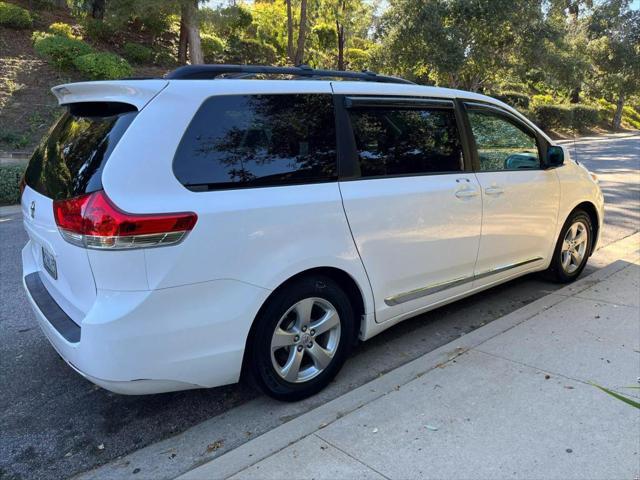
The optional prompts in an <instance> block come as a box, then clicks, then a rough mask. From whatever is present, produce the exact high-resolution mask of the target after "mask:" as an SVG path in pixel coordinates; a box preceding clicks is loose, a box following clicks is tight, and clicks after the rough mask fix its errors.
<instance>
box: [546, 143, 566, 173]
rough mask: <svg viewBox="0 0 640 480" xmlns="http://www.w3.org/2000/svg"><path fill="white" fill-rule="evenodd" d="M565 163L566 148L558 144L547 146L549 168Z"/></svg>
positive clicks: (547, 165)
mask: <svg viewBox="0 0 640 480" xmlns="http://www.w3.org/2000/svg"><path fill="white" fill-rule="evenodd" d="M563 163H564V150H563V149H562V147H558V146H557V145H550V146H549V148H547V160H546V162H545V165H546V167H547V168H550V167H559V166H560V165H562V164H563Z"/></svg>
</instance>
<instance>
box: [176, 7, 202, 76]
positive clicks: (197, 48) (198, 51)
mask: <svg viewBox="0 0 640 480" xmlns="http://www.w3.org/2000/svg"><path fill="white" fill-rule="evenodd" d="M185 32H186V34H185ZM185 39H186V43H187V44H188V48H189V60H190V62H191V64H192V65H195V64H200V63H204V55H203V54H202V46H201V44H200V26H199V22H198V0H182V2H181V5H180V44H179V45H178V57H179V58H180V57H183V52H184V50H185V46H184V40H185Z"/></svg>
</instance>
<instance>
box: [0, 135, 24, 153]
mask: <svg viewBox="0 0 640 480" xmlns="http://www.w3.org/2000/svg"><path fill="white" fill-rule="evenodd" d="M1 144H5V145H7V146H8V147H9V148H11V149H17V150H22V149H23V148H25V147H26V146H27V145H29V135H28V134H26V133H24V132H21V133H17V132H15V131H12V130H5V131H2V132H0V145H1Z"/></svg>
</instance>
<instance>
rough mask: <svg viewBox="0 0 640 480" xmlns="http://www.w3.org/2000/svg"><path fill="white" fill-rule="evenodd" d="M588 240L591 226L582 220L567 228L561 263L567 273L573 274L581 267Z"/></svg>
mask: <svg viewBox="0 0 640 480" xmlns="http://www.w3.org/2000/svg"><path fill="white" fill-rule="evenodd" d="M588 240H589V228H588V227H587V225H585V224H584V222H583V221H581V220H578V221H576V222H574V223H573V225H571V227H570V228H569V230H567V233H566V234H565V236H564V240H563V242H562V250H561V252H560V263H561V264H562V268H563V270H564V271H565V272H566V273H568V274H572V273H574V272H575V271H576V270H578V268H580V265H581V264H582V261H583V259H584V257H585V255H586V253H587V245H588V244H589V242H588Z"/></svg>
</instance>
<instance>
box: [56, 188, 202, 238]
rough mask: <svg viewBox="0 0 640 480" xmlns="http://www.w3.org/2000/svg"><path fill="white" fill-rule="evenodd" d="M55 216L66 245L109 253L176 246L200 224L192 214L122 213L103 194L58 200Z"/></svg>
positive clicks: (102, 192)
mask: <svg viewBox="0 0 640 480" xmlns="http://www.w3.org/2000/svg"><path fill="white" fill-rule="evenodd" d="M53 215H54V217H55V219H56V224H57V225H58V230H60V233H61V234H62V237H63V238H64V239H65V240H66V241H67V242H69V243H73V244H74V245H78V246H81V247H86V248H95V249H108V250H123V249H130V248H147V247H158V246H164V245H174V244H176V243H179V242H181V241H182V240H183V239H184V237H185V236H186V235H187V233H188V232H190V231H191V230H192V229H193V227H194V225H195V224H196V221H197V220H198V216H197V215H196V214H195V213H193V212H182V213H158V214H138V213H127V212H123V211H122V210H120V209H119V208H118V207H116V206H115V205H114V204H113V202H112V201H111V200H110V199H109V197H107V194H106V193H105V192H104V191H98V192H94V193H90V194H88V195H82V196H79V197H74V198H70V199H68V200H56V201H55V202H53Z"/></svg>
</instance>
